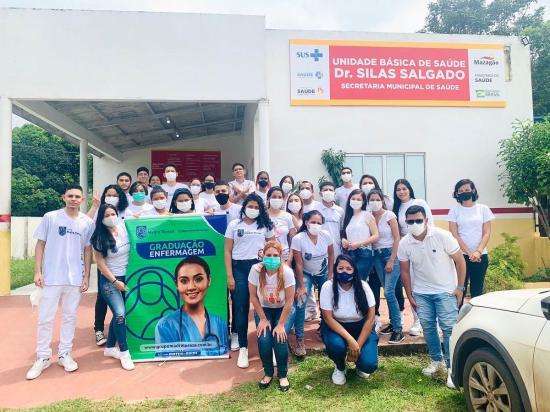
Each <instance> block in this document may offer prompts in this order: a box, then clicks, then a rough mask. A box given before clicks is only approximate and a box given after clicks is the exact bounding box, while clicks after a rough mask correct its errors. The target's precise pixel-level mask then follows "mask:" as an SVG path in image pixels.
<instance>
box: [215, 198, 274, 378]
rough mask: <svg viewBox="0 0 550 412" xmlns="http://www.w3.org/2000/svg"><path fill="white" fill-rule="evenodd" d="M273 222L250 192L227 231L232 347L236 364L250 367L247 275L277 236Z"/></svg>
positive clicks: (262, 205)
mask: <svg viewBox="0 0 550 412" xmlns="http://www.w3.org/2000/svg"><path fill="white" fill-rule="evenodd" d="M272 229H273V223H272V222H271V219H270V218H269V215H268V214H267V211H266V209H265V206H264V202H263V200H262V198H261V197H259V196H258V195H256V194H255V193H251V194H250V195H248V196H247V197H246V198H245V200H244V202H243V206H242V209H241V213H240V218H239V219H237V220H233V221H232V222H231V223H229V225H228V226H227V230H226V232H225V247H224V260H225V270H226V273H227V286H228V288H229V290H230V292H231V302H232V305H231V311H232V330H231V332H232V333H231V350H235V349H234V348H235V347H237V342H235V341H236V340H238V350H239V357H238V359H237V366H238V367H239V368H248V366H249V363H248V337H247V332H248V311H249V308H250V295H249V290H248V275H249V273H250V269H251V268H252V266H253V265H255V264H256V263H258V262H259V257H260V254H261V252H262V251H263V248H264V245H265V242H266V241H270V240H275V237H274V234H273V230H272Z"/></svg>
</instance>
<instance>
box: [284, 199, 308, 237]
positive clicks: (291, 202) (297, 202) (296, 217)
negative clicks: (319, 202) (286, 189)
mask: <svg viewBox="0 0 550 412" xmlns="http://www.w3.org/2000/svg"><path fill="white" fill-rule="evenodd" d="M286 211H287V212H288V213H290V215H291V216H292V221H293V222H294V227H295V228H296V231H298V230H300V227H302V217H303V215H304V203H303V201H302V198H301V197H300V196H298V194H297V193H291V194H290V195H289V196H288V198H287V202H286Z"/></svg>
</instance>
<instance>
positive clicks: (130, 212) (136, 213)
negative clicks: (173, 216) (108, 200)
mask: <svg viewBox="0 0 550 412" xmlns="http://www.w3.org/2000/svg"><path fill="white" fill-rule="evenodd" d="M154 210H155V207H154V206H153V205H152V204H150V203H144V204H142V205H141V206H137V205H134V204H132V203H130V204H129V205H128V207H127V208H126V210H125V212H126V217H142V216H151V215H154V212H153V211H154Z"/></svg>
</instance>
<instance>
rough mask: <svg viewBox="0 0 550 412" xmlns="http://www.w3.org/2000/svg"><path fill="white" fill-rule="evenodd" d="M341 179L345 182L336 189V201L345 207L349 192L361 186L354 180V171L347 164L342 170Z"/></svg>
mask: <svg viewBox="0 0 550 412" xmlns="http://www.w3.org/2000/svg"><path fill="white" fill-rule="evenodd" d="M340 179H342V182H343V183H344V184H343V185H342V186H340V187H338V188H337V189H336V203H337V204H338V205H339V206H342V207H344V208H345V207H346V204H347V201H348V197H349V194H350V193H351V192H352V191H353V189H358V188H359V186H358V185H356V184H354V183H353V182H352V179H353V172H352V170H351V167H347V166H346V167H343V168H342V170H341V171H340Z"/></svg>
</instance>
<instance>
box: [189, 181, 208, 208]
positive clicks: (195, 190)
mask: <svg viewBox="0 0 550 412" xmlns="http://www.w3.org/2000/svg"><path fill="white" fill-rule="evenodd" d="M189 191H190V192H191V194H192V195H193V204H194V205H195V212H196V213H203V212H204V208H205V204H206V203H205V201H204V200H202V199H201V198H200V194H201V192H202V183H201V181H200V179H199V178H194V179H191V182H189Z"/></svg>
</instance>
